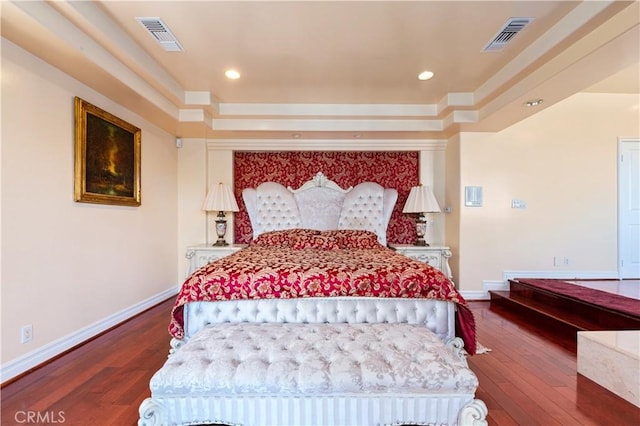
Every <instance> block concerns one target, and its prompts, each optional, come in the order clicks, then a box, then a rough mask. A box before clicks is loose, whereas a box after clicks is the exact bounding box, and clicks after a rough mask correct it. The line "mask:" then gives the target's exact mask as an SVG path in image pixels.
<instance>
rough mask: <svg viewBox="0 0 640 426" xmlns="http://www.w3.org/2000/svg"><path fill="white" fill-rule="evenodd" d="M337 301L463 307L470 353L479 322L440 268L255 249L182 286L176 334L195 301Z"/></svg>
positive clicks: (374, 253) (459, 319)
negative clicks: (416, 301) (413, 301)
mask: <svg viewBox="0 0 640 426" xmlns="http://www.w3.org/2000/svg"><path fill="white" fill-rule="evenodd" d="M332 296H368V297H394V298H396V297H399V298H429V299H440V300H447V301H451V302H454V303H456V304H457V310H456V312H457V314H456V326H457V328H458V333H459V334H460V336H461V337H462V339H463V341H464V343H465V349H466V350H467V352H469V353H470V354H474V353H475V350H476V336H475V319H474V317H473V314H472V312H471V310H470V309H469V307H468V305H467V302H466V301H465V300H464V299H463V297H462V296H461V295H460V293H459V292H458V291H457V289H456V288H455V286H454V285H453V283H452V282H451V281H450V280H449V279H448V278H447V277H446V276H445V275H444V274H443V273H442V272H440V271H439V270H438V269H436V268H433V267H431V266H429V265H427V264H425V263H422V262H419V261H417V260H413V259H410V258H408V257H406V256H403V255H401V254H398V253H396V252H395V251H393V250H391V249H387V248H384V247H383V246H381V245H379V246H378V247H377V248H358V249H331V250H327V249H317V248H304V249H293V248H290V247H263V246H254V245H251V246H249V247H247V248H246V249H243V250H240V251H239V252H236V253H234V254H232V255H230V256H227V257H224V258H222V259H218V260H216V261H214V262H211V263H209V264H208V265H206V266H204V267H202V268H200V269H199V270H197V271H196V272H194V273H193V274H192V275H191V276H190V277H189V278H187V280H186V281H185V282H184V284H183V285H182V288H181V291H180V293H179V294H178V297H177V299H176V303H175V306H174V308H173V311H172V317H171V323H170V325H169V332H170V334H171V335H172V336H173V337H175V338H177V339H182V338H183V337H184V328H183V324H184V322H183V321H184V320H183V306H184V305H185V304H187V303H189V302H194V301H219V300H236V299H271V298H287V299H290V298H300V297H332Z"/></svg>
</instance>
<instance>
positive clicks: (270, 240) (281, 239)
mask: <svg viewBox="0 0 640 426" xmlns="http://www.w3.org/2000/svg"><path fill="white" fill-rule="evenodd" d="M319 233H320V231H316V230H313V229H302V228H295V229H283V230H280V231H270V232H265V233H264V234H260V235H258V237H257V238H255V239H254V240H253V241H251V245H254V246H263V247H291V246H292V245H293V242H294V240H296V239H298V238H304V237H305V236H307V235H316V234H319Z"/></svg>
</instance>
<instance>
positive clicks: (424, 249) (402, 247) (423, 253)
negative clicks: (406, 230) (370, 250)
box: [389, 244, 453, 281]
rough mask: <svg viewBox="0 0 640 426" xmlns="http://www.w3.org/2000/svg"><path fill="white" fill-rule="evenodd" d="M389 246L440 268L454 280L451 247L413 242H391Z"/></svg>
mask: <svg viewBox="0 0 640 426" xmlns="http://www.w3.org/2000/svg"><path fill="white" fill-rule="evenodd" d="M389 246H390V247H391V248H393V249H395V250H396V251H397V252H398V253H400V254H403V255H405V256H407V257H410V258H412V259H415V260H419V261H420V262H424V263H426V264H428V265H431V266H433V267H434V268H438V269H439V270H441V271H442V272H443V273H444V274H445V275H446V276H447V277H448V278H449V279H450V280H451V281H453V276H452V275H451V267H450V266H449V258H450V257H451V250H450V249H449V247H446V246H415V245H413V244H389Z"/></svg>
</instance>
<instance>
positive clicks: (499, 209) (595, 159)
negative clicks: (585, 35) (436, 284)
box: [447, 93, 640, 291]
mask: <svg viewBox="0 0 640 426" xmlns="http://www.w3.org/2000/svg"><path fill="white" fill-rule="evenodd" d="M638 101H639V98H638V96H637V95H624V94H597V93H581V94H577V95H575V96H573V97H571V98H569V99H567V100H565V101H563V102H561V103H559V104H556V105H554V106H551V107H549V108H547V109H545V110H543V111H541V112H540V113H538V114H536V115H534V116H533V117H531V118H528V119H527V120H524V121H522V122H520V123H517V124H515V125H514V126H512V127H510V128H508V129H506V130H504V131H501V132H499V133H495V134H487V133H484V134H479V133H464V134H461V135H460V148H459V161H460V170H461V172H460V182H461V183H460V185H461V191H460V193H459V194H460V197H461V198H460V203H462V197H463V195H464V186H467V185H470V186H482V187H483V194H484V205H483V207H461V214H460V228H459V235H460V243H459V249H458V250H457V253H454V256H458V257H459V259H458V261H459V285H460V287H461V288H462V289H464V290H466V291H479V290H482V285H483V281H485V280H488V281H495V280H498V281H499V280H502V277H503V272H504V271H534V272H546V273H548V274H549V275H552V274H564V275H565V276H566V275H567V274H568V275H572V274H574V273H575V275H576V276H583V277H589V276H593V277H597V276H609V277H615V276H617V195H616V194H617V155H616V154H617V148H618V137H624V136H629V137H637V136H638V135H640V118H639V117H640V114H639V111H638ZM448 178H450V176H449V175H448ZM512 199H522V200H524V201H526V202H527V208H526V209H522V210H520V209H513V208H511V200H512ZM447 230H448V231H449V228H448V229H447ZM554 256H558V257H560V258H561V259H562V261H563V262H562V263H563V264H562V265H560V266H554V263H553V258H554ZM564 258H567V259H568V265H564Z"/></svg>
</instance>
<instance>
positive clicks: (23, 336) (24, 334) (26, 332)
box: [20, 324, 33, 343]
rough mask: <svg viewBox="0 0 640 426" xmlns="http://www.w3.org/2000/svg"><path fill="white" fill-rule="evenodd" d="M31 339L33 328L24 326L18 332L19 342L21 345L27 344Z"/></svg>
mask: <svg viewBox="0 0 640 426" xmlns="http://www.w3.org/2000/svg"><path fill="white" fill-rule="evenodd" d="M31 339H33V326H32V325H31V324H29V325H25V326H24V327H22V329H21V331H20V340H21V342H22V343H28V342H30V341H31Z"/></svg>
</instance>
